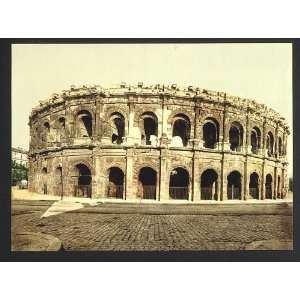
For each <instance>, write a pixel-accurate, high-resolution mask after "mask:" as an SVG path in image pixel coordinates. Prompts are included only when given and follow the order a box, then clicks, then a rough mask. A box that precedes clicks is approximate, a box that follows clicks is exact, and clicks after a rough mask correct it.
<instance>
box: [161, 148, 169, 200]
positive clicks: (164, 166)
mask: <svg viewBox="0 0 300 300" xmlns="http://www.w3.org/2000/svg"><path fill="white" fill-rule="evenodd" d="M168 177H169V174H168V150H167V149H161V152H160V184H159V187H160V190H159V200H160V201H161V200H168V199H169V178H168Z"/></svg>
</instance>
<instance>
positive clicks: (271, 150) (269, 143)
mask: <svg viewBox="0 0 300 300" xmlns="http://www.w3.org/2000/svg"><path fill="white" fill-rule="evenodd" d="M267 151H268V156H273V154H274V137H273V134H272V132H271V131H269V132H268V134H267Z"/></svg>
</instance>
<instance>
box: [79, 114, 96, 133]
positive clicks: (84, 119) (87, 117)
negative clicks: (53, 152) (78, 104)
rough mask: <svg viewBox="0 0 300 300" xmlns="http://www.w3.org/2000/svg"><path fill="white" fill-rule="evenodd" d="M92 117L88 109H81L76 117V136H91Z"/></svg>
mask: <svg viewBox="0 0 300 300" xmlns="http://www.w3.org/2000/svg"><path fill="white" fill-rule="evenodd" d="M92 120H93V118H92V115H91V113H90V112H89V111H87V110H81V111H79V112H78V114H77V118H76V131H77V137H92V133H93V121H92Z"/></svg>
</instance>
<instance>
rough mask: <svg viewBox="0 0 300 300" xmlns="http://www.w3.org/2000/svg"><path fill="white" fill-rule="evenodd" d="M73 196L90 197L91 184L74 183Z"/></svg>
mask: <svg viewBox="0 0 300 300" xmlns="http://www.w3.org/2000/svg"><path fill="white" fill-rule="evenodd" d="M74 196H75V197H83V198H91V197H92V186H91V185H75V187H74Z"/></svg>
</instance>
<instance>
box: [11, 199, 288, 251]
mask: <svg viewBox="0 0 300 300" xmlns="http://www.w3.org/2000/svg"><path fill="white" fill-rule="evenodd" d="M51 203H52V202H47V201H40V202H39V201H37V202H34V203H33V202H30V201H13V205H12V235H15V234H17V233H18V232H21V231H27V232H28V231H31V232H39V233H44V234H50V235H53V236H55V237H57V238H59V239H60V240H61V241H62V243H63V247H64V249H65V250H85V251H87V250H115V251H119V250H120V251H121V250H243V249H245V248H246V247H249V245H251V243H252V242H254V241H262V240H275V241H278V240H289V241H290V240H292V215H291V213H292V210H291V207H289V206H288V205H285V206H253V205H249V206H244V207H243V206H239V205H230V207H228V205H227V206H226V205H225V206H224V207H222V206H215V205H213V206H212V205H210V206H209V209H211V211H207V212H206V214H204V213H203V209H204V207H202V208H200V207H198V208H193V207H189V208H188V209H189V210H190V209H193V211H189V212H188V213H187V212H186V211H185V212H184V206H181V208H178V210H181V211H180V214H175V213H176V209H177V208H176V206H174V208H173V209H170V207H169V209H170V211H172V214H167V215H165V214H162V213H163V212H164V213H166V207H165V206H162V212H161V213H158V211H159V209H157V208H156V212H155V207H154V208H153V205H152V206H151V205H150V206H148V214H141V213H139V214H137V213H134V211H136V210H138V211H140V208H138V207H137V206H136V205H129V206H127V207H126V206H122V205H121V208H123V211H122V213H121V214H119V213H116V212H117V211H119V210H120V204H118V205H115V204H114V205H112V204H105V205H99V206H97V207H85V208H83V209H80V210H78V211H75V212H74V211H73V212H68V213H64V214H59V215H55V216H50V217H48V218H43V219H41V218H40V217H41V215H42V214H43V213H44V212H45V210H46V209H47V208H48V207H49V206H50V205H51ZM213 207H214V208H213ZM142 209H143V210H145V211H147V207H144V206H143V207H142ZM151 210H152V213H151ZM153 211H154V212H153ZM200 211H201V212H202V213H199V212H200ZM280 211H282V214H280ZM91 212H93V213H91ZM177 212H178V211H177ZM255 212H257V213H255ZM207 213H208V214H207ZM289 247H291V245H290V243H289ZM260 249H261V245H260Z"/></svg>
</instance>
